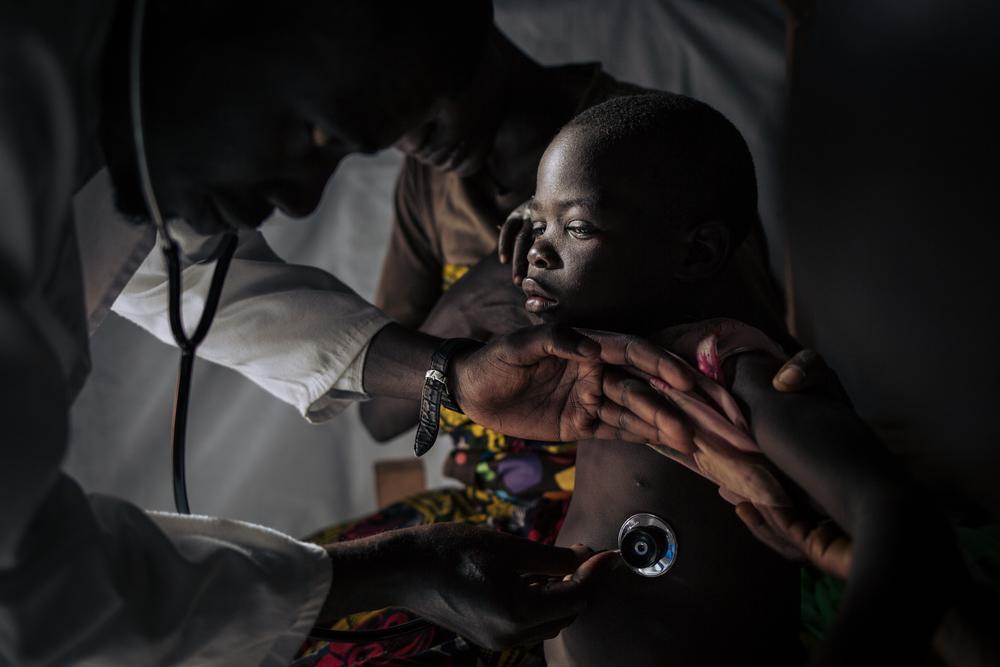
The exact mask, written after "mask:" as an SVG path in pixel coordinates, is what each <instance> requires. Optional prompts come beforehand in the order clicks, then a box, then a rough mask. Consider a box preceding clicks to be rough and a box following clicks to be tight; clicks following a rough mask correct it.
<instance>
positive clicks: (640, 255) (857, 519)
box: [522, 95, 957, 665]
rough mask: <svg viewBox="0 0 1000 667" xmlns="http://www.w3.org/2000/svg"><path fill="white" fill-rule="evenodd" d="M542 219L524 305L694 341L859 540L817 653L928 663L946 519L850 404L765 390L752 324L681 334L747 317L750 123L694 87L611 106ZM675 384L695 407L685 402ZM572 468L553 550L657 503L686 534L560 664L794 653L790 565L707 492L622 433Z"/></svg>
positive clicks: (608, 538)
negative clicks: (730, 271)
mask: <svg viewBox="0 0 1000 667" xmlns="http://www.w3.org/2000/svg"><path fill="white" fill-rule="evenodd" d="M531 213H532V225H533V230H534V244H533V246H532V247H531V250H530V252H529V256H528V259H529V269H528V275H527V278H526V279H525V281H524V283H523V285H522V287H523V290H524V293H525V295H526V297H527V299H526V302H525V307H526V309H527V310H528V311H529V312H530V313H532V314H533V315H535V316H536V317H538V318H540V319H542V320H545V321H548V322H554V323H559V324H565V325H571V326H581V327H592V328H598V329H614V330H618V331H627V332H631V333H635V334H642V335H644V336H653V335H654V334H656V333H657V332H664V335H665V338H666V339H667V340H669V341H672V344H673V345H675V346H676V345H678V344H679V342H680V341H687V342H688V343H690V345H687V347H688V350H687V353H688V354H687V355H685V356H687V358H688V359H689V360H690V361H691V362H692V363H694V364H696V365H698V367H699V370H701V371H702V372H703V373H704V374H706V375H707V376H709V377H711V378H712V379H713V380H717V381H718V384H711V387H712V388H713V390H715V392H714V393H713V395H712V396H713V397H714V398H716V399H717V400H716V407H717V408H719V409H723V408H728V410H727V412H730V413H731V411H732V409H733V407H734V406H733V404H730V403H727V402H726V400H725V399H726V397H727V396H728V394H726V393H725V392H723V393H722V394H719V393H718V392H719V391H721V387H719V385H723V386H728V387H729V389H730V390H731V392H732V394H733V395H735V398H736V399H737V401H739V403H740V405H741V407H742V408H743V411H744V413H745V415H746V417H747V418H748V419H749V422H750V424H751V425H752V428H751V431H752V434H753V436H754V437H755V438H756V440H757V442H758V444H759V445H760V448H761V450H762V451H763V453H764V454H765V455H767V457H768V458H769V459H771V460H772V461H774V462H775V463H776V464H777V465H778V467H780V468H781V469H782V470H783V471H784V472H785V473H787V474H788V475H789V476H790V477H791V478H792V479H793V480H794V481H795V482H796V483H798V484H799V485H800V486H801V487H802V488H804V489H806V490H808V492H809V495H810V496H811V498H812V500H813V501H814V502H815V503H817V504H818V505H819V506H820V507H821V508H822V510H824V511H825V512H826V513H827V514H828V515H829V516H831V517H833V518H834V519H835V520H836V521H837V522H838V523H839V524H840V525H841V526H842V527H843V528H844V529H845V530H846V531H847V532H848V533H850V534H851V535H852V537H853V539H854V549H855V551H854V563H853V566H852V567H853V569H852V570H851V573H850V575H851V576H850V584H849V586H848V590H847V593H846V597H845V600H844V604H843V607H842V611H841V614H840V616H839V619H838V622H837V623H836V624H835V626H834V628H833V629H832V632H831V635H830V640H829V642H827V644H826V645H825V646H824V648H823V652H822V654H821V655H820V656H818V660H819V661H821V662H824V663H827V664H855V663H860V662H874V663H878V662H883V663H885V664H889V662H892V663H893V664H909V663H910V662H912V661H913V659H915V658H917V657H919V656H920V655H922V654H923V652H925V651H926V649H927V646H928V641H927V640H928V638H929V635H930V632H931V631H932V629H933V627H934V626H935V624H936V623H937V621H938V620H939V616H940V614H941V613H942V612H943V610H944V607H945V604H946V603H947V598H948V595H949V587H950V585H951V583H952V582H953V581H954V580H955V576H956V575H955V574H954V573H955V572H957V560H956V552H955V549H954V541H953V538H952V536H951V534H950V531H949V530H948V528H947V526H946V525H945V523H944V522H943V521H941V520H940V519H938V518H937V517H936V516H935V515H933V514H932V513H929V512H927V511H925V510H923V509H918V504H917V503H916V501H915V500H914V497H915V496H914V494H913V493H912V491H911V490H910V488H909V486H908V485H907V483H906V482H905V480H903V479H902V478H901V476H900V475H899V474H897V473H896V472H895V470H894V468H893V466H892V465H891V461H890V460H889V458H888V456H887V454H886V453H885V451H884V450H883V449H881V447H880V445H879V443H878V442H877V441H876V440H875V439H874V437H873V436H872V435H871V433H870V432H869V431H868V429H867V428H866V427H865V426H864V424H863V423H862V422H861V421H860V420H859V419H858V418H857V417H856V416H855V415H853V413H852V412H851V411H850V409H849V408H848V407H847V406H845V405H843V404H841V403H839V402H835V401H833V400H828V399H826V398H824V397H822V396H818V395H815V394H812V393H804V394H792V395H783V394H778V393H777V392H774V391H773V390H772V389H771V377H772V375H773V373H774V370H775V369H776V368H777V367H778V366H779V365H780V362H779V360H778V358H776V354H775V353H774V352H773V348H774V346H773V344H772V343H770V342H769V341H767V340H766V339H764V338H763V336H761V335H760V333H759V332H757V331H755V330H752V329H749V328H748V327H746V326H743V325H739V324H738V323H733V322H731V321H729V322H715V323H708V324H706V325H700V326H698V327H696V328H695V329H694V330H693V331H692V330H691V329H690V328H688V329H686V330H684V329H681V330H678V329H677V328H676V327H677V326H678V325H681V324H684V323H690V322H697V321H699V320H705V319H707V318H713V317H722V316H725V317H734V316H735V317H739V316H741V313H739V310H738V306H739V304H732V303H727V299H726V295H725V294H722V293H720V289H721V287H722V286H723V285H725V281H723V280H720V276H722V275H724V274H725V272H726V270H727V268H728V267H727V262H728V259H729V256H730V254H731V250H732V248H733V247H735V246H736V245H737V244H738V243H739V241H740V239H741V237H742V235H743V234H745V233H746V230H747V229H748V228H749V227H750V225H751V224H752V223H753V221H754V220H755V219H756V215H757V202H756V183H755V178H754V171H753V163H752V160H751V157H750V154H749V151H748V150H747V148H746V145H745V143H744V142H743V140H742V137H741V136H740V135H739V132H738V131H737V130H736V129H735V128H734V127H733V126H732V125H731V124H730V123H729V122H728V121H727V120H726V119H725V118H724V117H723V116H722V115H721V114H719V113H718V112H716V111H715V110H713V109H711V108H710V107H708V106H707V105H705V104H702V103H700V102H697V101H695V100H692V99H690V98H686V97H683V96H677V95H642V96H635V97H625V98H619V99H614V100H611V101H608V102H605V103H603V104H601V105H599V106H596V107H593V108H591V109H589V110H587V111H585V112H583V113H582V114H580V115H579V116H578V117H577V118H575V119H574V120H573V121H572V122H571V123H570V124H569V125H567V126H566V127H565V128H564V129H563V130H562V131H561V132H560V133H559V135H558V136H557V137H556V138H555V139H554V140H553V141H552V143H551V144H550V145H549V147H548V149H547V151H546V152H545V154H544V156H543V158H542V161H541V163H540V165H539V169H538V179H537V187H536V191H535V196H534V199H533V201H532V203H531ZM665 330H666V331H665ZM769 333H771V332H769ZM681 347H684V345H681ZM674 349H675V350H677V351H678V352H680V353H684V352H685V350H683V349H678V348H677V347H675V348H674ZM703 386H709V385H707V384H705V383H703ZM666 391H668V395H669V396H670V397H671V398H673V399H675V400H676V401H677V402H678V404H679V405H680V406H681V407H682V408H683V407H684V406H685V405H686V404H689V403H691V399H690V398H687V397H685V396H682V395H679V394H677V393H675V392H669V390H666ZM719 401H721V402H719ZM696 402H697V403H698V404H699V405H701V404H702V403H703V402H701V401H696ZM733 421H734V423H736V424H739V423H740V422H741V421H742V419H741V418H740V416H739V415H733ZM696 456H697V455H696ZM576 475H577V484H576V491H575V493H574V496H573V500H572V503H571V505H570V510H569V514H568V516H567V518H566V521H565V523H564V525H563V528H562V531H561V533H560V535H559V540H558V543H559V544H572V543H575V542H582V543H585V544H587V545H588V546H590V547H592V548H595V549H610V548H615V547H616V546H617V538H618V530H619V527H620V526H621V524H622V522H623V521H624V520H625V519H626V518H627V517H629V516H630V515H631V514H633V513H636V512H650V513H653V514H656V515H658V516H661V517H663V518H665V519H666V520H667V521H668V522H669V523H670V524H671V525H672V527H673V529H674V530H675V531H676V534H677V537H678V543H679V544H678V556H677V561H676V563H675V565H674V566H673V568H672V569H671V570H670V571H669V572H668V573H667V574H666V575H664V576H661V577H659V578H655V579H641V578H639V577H638V576H636V575H634V574H633V573H632V572H630V571H629V570H628V569H626V568H618V570H617V571H616V572H615V573H614V575H613V576H610V577H607V578H606V579H605V580H603V581H602V583H601V585H602V587H603V590H602V592H601V594H600V595H599V596H598V597H597V598H596V599H595V600H594V601H593V602H592V603H591V604H590V605H589V606H588V608H587V609H586V610H584V612H583V613H582V614H581V615H580V616H579V617H578V619H577V620H576V622H575V623H574V624H573V625H572V626H570V627H569V628H567V629H566V630H564V631H563V632H562V633H561V634H560V636H559V637H558V638H557V639H555V640H551V641H549V642H547V643H546V657H547V659H548V660H549V663H550V664H551V665H561V664H574V665H590V664H592V665H606V664H615V663H617V664H636V665H645V664H666V663H668V662H677V663H678V664H721V663H723V662H730V661H734V660H740V662H742V663H747V662H749V663H751V664H757V663H761V662H767V663H769V664H786V663H787V662H788V661H789V660H791V659H792V658H790V651H789V649H788V642H787V639H788V635H789V633H790V632H793V631H794V617H795V614H796V613H797V605H796V604H795V598H794V596H792V595H791V594H790V593H789V586H790V585H791V586H794V581H792V580H790V579H789V576H790V575H791V574H792V573H789V572H788V571H784V570H782V568H781V567H780V564H778V563H774V562H771V561H770V560H769V559H768V557H767V555H766V554H762V553H759V551H758V550H757V549H755V545H753V544H752V543H750V542H748V541H747V535H746V534H745V533H744V532H743V531H742V530H740V527H739V525H738V522H737V521H736V520H735V519H734V518H733V516H732V510H731V509H729V508H728V507H726V506H725V504H724V502H723V501H722V500H720V499H719V498H718V497H715V496H713V493H712V492H713V491H714V489H713V488H712V486H711V485H710V484H708V483H707V482H705V481H704V480H702V479H700V478H697V477H695V476H694V475H693V474H692V473H690V472H688V471H687V470H685V469H683V468H682V467H680V466H677V465H676V464H674V463H672V462H671V461H669V460H668V459H667V458H665V457H661V456H659V455H658V454H656V453H654V452H653V451H651V450H650V449H647V448H642V447H636V446H634V445H629V444H626V443H609V442H596V441H595V442H584V443H581V444H580V447H579V450H578V454H577V473H576ZM928 540H932V544H933V550H934V554H935V561H934V566H935V575H934V576H933V577H928V576H921V575H923V572H922V563H921V562H920V560H919V559H917V558H916V557H915V556H914V554H918V553H922V551H921V550H922V549H924V550H926V548H927V547H928V546H930V545H929V544H928ZM862 552H864V556H862V555H861V554H862ZM918 580H919V581H920V587H919V591H918V589H917V588H916V587H915V586H914V582H915V581H918ZM790 607H791V608H790Z"/></svg>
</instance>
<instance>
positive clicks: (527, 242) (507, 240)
mask: <svg viewBox="0 0 1000 667" xmlns="http://www.w3.org/2000/svg"><path fill="white" fill-rule="evenodd" d="M533 241H534V238H533V237H532V235H531V214H530V211H529V209H528V202H524V203H523V204H521V205H520V206H518V207H517V208H515V209H514V210H513V211H512V212H511V214H510V215H508V216H507V220H506V221H504V223H503V225H501V226H500V240H499V242H498V243H497V255H499V257H500V263H501V264H507V263H510V265H511V279H512V280H513V282H514V284H515V285H520V284H521V281H522V280H524V277H525V276H526V275H527V274H528V249H529V248H530V247H531V243H532V242H533Z"/></svg>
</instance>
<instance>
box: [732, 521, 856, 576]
mask: <svg viewBox="0 0 1000 667" xmlns="http://www.w3.org/2000/svg"><path fill="white" fill-rule="evenodd" d="M736 516H738V517H739V518H740V520H741V521H742V522H743V523H744V524H746V527H747V528H749V529H750V532H751V533H753V535H754V537H756V538H757V539H758V540H760V541H761V542H763V543H764V544H766V545H767V546H769V547H771V548H772V549H774V550H775V551H776V552H778V553H779V554H781V555H782V556H784V557H785V558H788V559H790V560H806V561H808V562H810V563H812V564H813V565H814V566H816V567H817V568H818V569H819V570H821V571H823V572H826V573H827V574H830V575H833V576H834V577H837V578H838V579H841V580H846V579H847V573H848V572H849V571H850V569H851V557H852V553H853V550H852V546H853V545H852V542H851V538H850V537H849V536H848V535H847V534H846V533H844V531H842V530H841V529H840V527H839V526H837V524H836V523H834V522H833V521H832V520H831V519H826V520H818V521H817V520H812V519H808V518H806V517H805V515H803V514H800V513H798V512H796V511H795V510H792V509H788V508H784V507H756V506H754V505H753V504H752V503H749V502H743V503H740V504H738V505H737V506H736Z"/></svg>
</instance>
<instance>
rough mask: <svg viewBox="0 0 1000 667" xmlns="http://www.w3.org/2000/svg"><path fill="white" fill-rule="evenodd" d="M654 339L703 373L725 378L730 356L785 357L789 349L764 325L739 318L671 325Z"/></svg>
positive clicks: (783, 358) (716, 379)
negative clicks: (749, 354) (771, 334)
mask: <svg viewBox="0 0 1000 667" xmlns="http://www.w3.org/2000/svg"><path fill="white" fill-rule="evenodd" d="M652 339H653V340H654V341H655V342H656V343H658V344H660V345H663V346H664V347H666V348H667V349H669V350H670V351H672V352H673V353H674V354H676V355H678V356H680V357H681V358H682V359H684V360H685V361H687V362H688V363H689V364H691V365H692V366H695V367H696V368H697V369H698V370H699V371H700V372H701V373H702V374H703V375H706V376H708V377H709V378H711V379H713V380H715V381H716V382H722V380H723V372H722V368H723V364H725V362H726V360H728V359H730V358H732V357H735V356H737V355H739V354H743V353H746V352H758V353H763V354H766V355H769V356H772V357H774V358H775V359H776V360H777V361H784V360H785V359H786V358H787V356H788V355H787V353H786V352H785V350H784V349H782V347H781V346H780V345H779V344H778V343H776V342H775V341H774V340H772V339H771V338H770V337H769V336H768V335H767V334H765V333H764V332H763V331H761V330H760V329H757V328H755V327H752V326H750V325H749V324H745V323H743V322H740V321H738V320H731V319H727V318H716V319H711V320H702V321H700V322H691V323H687V324H680V325H677V326H673V327H669V328H667V329H664V330H663V331H660V332H659V333H657V334H656V335H655V336H653V337H652Z"/></svg>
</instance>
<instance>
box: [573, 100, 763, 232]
mask: <svg viewBox="0 0 1000 667" xmlns="http://www.w3.org/2000/svg"><path fill="white" fill-rule="evenodd" d="M566 128H581V129H584V130H585V131H587V132H588V133H589V136H588V146H587V151H588V153H590V154H592V155H595V156H596V155H606V154H612V153H613V154H614V155H615V156H616V157H625V158H627V163H628V164H635V166H636V171H635V177H636V178H637V179H643V181H646V182H642V185H643V186H648V187H649V188H651V192H652V193H654V194H660V193H662V195H663V196H662V199H663V205H664V206H665V208H666V211H665V212H666V213H667V214H669V215H672V216H677V217H678V218H679V221H680V222H681V224H684V225H691V224H696V223H698V222H702V221H705V220H709V219H715V220H718V221H720V222H722V223H723V224H726V225H727V226H728V227H729V228H730V231H731V232H732V233H733V236H734V237H735V240H737V241H738V240H741V239H742V238H743V237H744V236H745V235H746V234H747V232H748V231H749V230H750V229H751V228H752V227H753V226H755V225H757V224H758V213H757V178H756V176H755V174H754V166H753V158H752V157H751V156H750V150H749V148H747V145H746V142H745V141H744V140H743V136H742V135H741V134H740V132H739V130H737V129H736V127H735V126H733V124H732V123H730V122H729V120H727V119H726V117H725V116H723V115H722V114H721V113H719V112H718V111H716V110H715V109H713V108H712V107H710V106H708V105H707V104H705V103H704V102H699V101H698V100H695V99H692V98H690V97H687V96H685V95H675V94H671V93H651V94H645V95H630V96H625V97H616V98H613V99H610V100H608V101H607V102H603V103H601V104H598V105H597V106H594V107H591V108H589V109H587V110H586V111H583V112H582V113H580V114H579V115H578V116H577V117H576V118H574V119H573V120H571V121H570V122H569V123H568V124H567V125H566ZM620 161H621V160H619V162H620Z"/></svg>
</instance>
